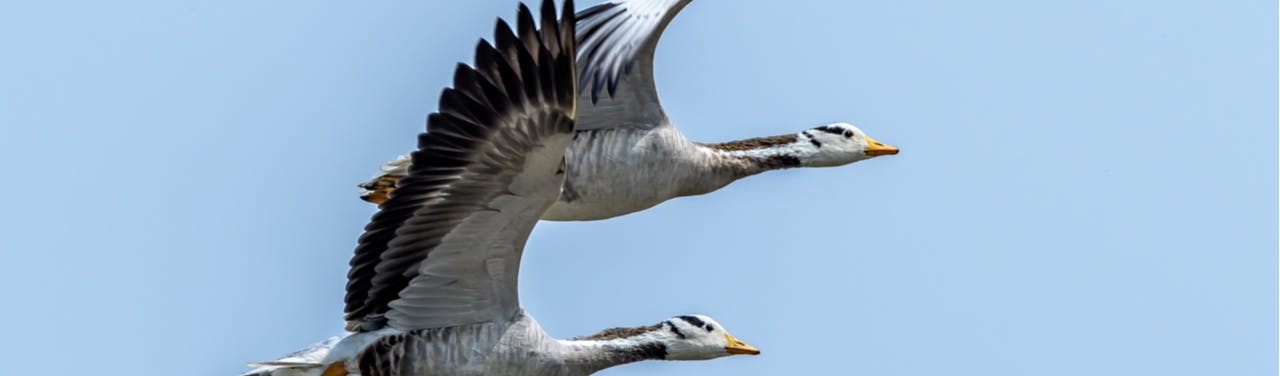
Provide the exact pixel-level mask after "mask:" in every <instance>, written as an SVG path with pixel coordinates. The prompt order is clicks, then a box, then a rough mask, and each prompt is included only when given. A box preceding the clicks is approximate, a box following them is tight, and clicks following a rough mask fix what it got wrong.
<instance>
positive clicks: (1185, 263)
mask: <svg viewBox="0 0 1280 376" xmlns="http://www.w3.org/2000/svg"><path fill="white" fill-rule="evenodd" d="M582 3H583V4H582V5H584V6H585V5H587V4H589V3H593V2H587V1H584V2H582ZM514 4H515V3H514V2H513V1H507V0H502V1H482V2H427V1H382V2H376V3H353V2H328V1H322V2H315V1H297V0H286V1H275V2H256V1H240V0H228V1H206V0H192V1H180V2H174V1H164V2H162V1H140V0H128V1H119V2H109V3H108V2H86V1H25V0H18V1H10V2H7V3H6V4H5V5H3V6H0V8H3V11H0V46H4V49H5V51H6V52H5V58H4V59H0V87H3V88H4V90H0V127H2V129H3V135H4V136H3V137H0V166H3V171H5V173H6V174H7V175H8V176H9V178H8V179H6V181H5V183H6V184H3V185H0V193H3V194H4V196H5V197H9V199H8V200H6V201H7V203H6V210H4V211H3V214H0V229H3V230H0V234H3V236H0V239H3V240H0V250H3V259H4V260H5V261H4V265H6V266H7V268H6V272H5V273H0V285H2V286H4V287H3V288H2V289H0V291H2V292H3V297H4V300H5V301H6V304H5V307H7V309H4V310H0V321H3V322H5V323H7V324H8V325H7V328H6V329H7V331H8V335H7V336H6V337H7V338H8V340H6V341H4V342H3V344H0V350H3V351H2V352H3V353H5V354H10V356H16V357H17V358H14V359H11V360H10V361H8V362H6V366H5V367H6V373H9V374H34V373H45V372H52V373H55V374H96V375H136V374H155V375H170V374H189V375H226V374H232V373H238V372H241V371H243V370H244V369H245V368H244V367H243V363H244V362H245V361H249V360H264V359H270V358H273V357H275V356H277V355H280V354H282V353H285V352H288V351H290V350H293V349H295V348H297V347H300V346H302V345H306V344H308V343H311V342H313V341H316V340H320V339H322V338H324V337H326V336H328V335H332V334H335V333H336V332H337V331H338V330H340V327H341V322H340V311H341V298H342V293H343V290H342V288H343V285H344V282H345V279H344V278H345V277H344V276H345V272H346V262H347V259H348V257H349V256H350V254H351V250H352V248H353V246H354V244H355V240H356V237H357V236H359V234H360V231H361V228H362V227H363V225H364V224H365V222H366V221H367V220H368V217H369V215H370V214H371V213H372V211H373V208H372V207H371V206H368V205H366V204H364V203H363V202H361V201H359V200H357V199H356V189H355V187H354V184H355V183H357V182H359V181H362V180H363V179H366V178H367V177H369V175H370V174H371V173H372V172H373V171H374V169H375V167H376V166H377V165H378V164H379V163H380V162H382V161H383V160H385V159H388V158H390V157H393V156H395V155H397V154H400V153H403V152H405V151H408V150H409V149H410V148H411V147H413V145H414V140H415V138H414V135H415V134H416V133H417V132H419V131H421V130H422V127H423V123H424V122H423V119H424V118H425V115H426V114H427V113H428V112H430V111H432V110H433V109H434V107H435V102H436V98H437V94H438V92H439V90H440V88H441V87H443V86H444V85H446V84H447V82H448V80H449V79H450V77H451V72H452V66H453V64H454V63H455V62H456V61H459V60H469V59H470V56H469V54H470V51H471V48H472V46H473V45H474V42H475V40H476V39H477V38H479V37H481V36H485V35H486V34H488V32H489V30H491V27H492V21H493V19H494V18H495V17H498V16H503V17H510V16H511V15H513V14H514ZM1276 14H1277V9H1276V3H1275V2H1267V1H1251V2H1245V1H1239V2H1211V1H1125V2H1114V1H1101V0H1086V1H1074V2H1022V1H967V2H954V1H936V0H910V1H895V2H879V1H834V0H833V1H795V2H782V1H767V2H766V1H725V0H699V1H695V2H694V3H693V4H691V5H690V6H689V7H688V8H687V9H686V10H685V11H684V12H683V13H682V14H681V15H680V17H678V18H677V19H676V21H675V22H674V23H673V24H672V25H671V27H670V28H669V30H668V31H667V33H666V34H665V37H664V38H663V41H662V43H661V46H660V48H659V51H658V58H657V72H658V85H659V90H660V92H661V94H662V100H663V102H664V104H665V105H666V108H667V111H668V114H669V115H670V116H671V117H672V118H673V119H674V121H675V122H676V124H677V126H679V127H680V128H681V129H682V130H684V132H685V133H686V134H687V135H689V136H690V137H691V138H693V139H695V140H700V141H721V140H730V139H738V138H746V137H752V136H760V135H771V134H782V133H791V132H795V131H798V130H800V129H803V128H807V127H810V126H814V125H819V124H823V123H827V122H833V121H850V122H853V123H855V124H858V125H860V126H861V127H862V128H863V129H864V130H865V131H867V132H868V133H869V134H870V135H872V136H874V137H876V138H877V139H879V140H881V141H884V142H887V143H891V144H894V145H897V146H900V147H901V148H902V154H899V155H896V156H892V157H885V158H878V159H875V160H871V161H866V162H860V163H857V164H854V165H850V166H844V167H839V168H827V169H804V170H789V171H782V172H774V173H768V174H765V175H762V176H757V177H753V178H749V179H746V180H743V181H740V182H738V183H735V184H733V185H731V186H729V187H727V188H726V189H723V190H721V191H718V192H715V193H713V194H710V195H706V196H701V197H693V198H684V199H677V200H673V201H670V202H668V203H666V204H663V205H660V206H658V207H656V208H653V209H651V210H648V211H645V212H642V213H638V214H634V215H630V216H626V217H621V218H616V219H613V220H608V221H600V222H589V223H543V224H541V225H540V226H539V227H538V228H537V229H536V230H535V231H534V234H533V237H532V239H531V240H530V242H529V245H528V250H527V253H526V257H525V263H524V265H523V269H522V274H523V275H522V280H521V283H522V286H521V289H522V291H521V293H522V300H523V304H524V305H525V307H526V308H527V309H528V310H529V311H530V312H531V313H532V314H533V315H534V316H535V317H537V318H538V320H539V321H540V322H541V323H542V325H543V326H544V327H545V328H546V329H547V330H548V331H550V332H551V333H552V334H553V335H557V336H565V337H567V336H574V335H581V334H587V333H592V332H595V331H596V330H599V329H601V328H605V327H611V326H622V325H644V324H650V323H654V322H657V321H659V320H662V319H664V318H667V317H669V316H672V315H676V314H682V313H705V314H709V315H711V316H713V317H715V318H717V319H718V320H719V321H720V322H721V323H723V324H724V325H725V326H726V327H727V328H728V329H729V330H730V331H732V332H733V333H734V334H735V335H736V336H738V337H739V338H741V339H743V340H745V341H747V342H749V343H751V344H753V345H756V346H757V347H760V348H761V349H762V350H763V351H764V353H763V355H761V356H758V357H734V358H728V359H720V360H715V361H709V362H680V363H675V362H650V363H644V364H635V365H629V366H625V367H620V368H615V369H612V370H609V371H608V372H606V373H605V374H610V375H640V374H649V373H661V374H699V375H777V374H784V373H795V374H865V375H937V374H948V375H1032V374H1034V375H1085V374H1087V375H1134V374H1153V375H1156V374H1158V375H1208V374H1217V375H1274V374H1275V373H1276V371H1277V369H1276V366H1277V357H1276V354H1277V336H1276V334H1277V273H1276V270H1277V232H1276V231H1277V225H1278V224H1277V163H1276V161H1277V158H1276V155H1277V149H1276V147H1277V107H1276V103H1277V86H1276V83H1277V75H1276V72H1277V70H1276V67H1277V60H1276V56H1277V47H1276V46H1277V39H1276V29H1277V25H1276Z"/></svg>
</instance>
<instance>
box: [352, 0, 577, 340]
mask: <svg viewBox="0 0 1280 376" xmlns="http://www.w3.org/2000/svg"><path fill="white" fill-rule="evenodd" d="M564 9H565V10H564V14H563V15H562V16H561V18H560V19H559V20H557V19H556V10H555V5H554V3H553V2H552V1H551V0H544V2H543V4H542V8H541V12H540V18H541V24H542V27H541V29H538V28H536V27H535V26H534V21H533V15H532V13H531V12H530V11H529V9H528V8H527V7H525V6H524V5H523V4H521V5H520V11H519V16H518V19H517V30H516V32H515V33H512V31H511V28H510V27H509V26H508V25H507V24H506V23H505V22H504V21H502V20H498V22H497V27H496V28H495V31H494V44H492V45H490V44H489V43H488V42H486V41H483V40H482V41H481V42H480V43H479V44H478V45H477V47H476V57H475V59H476V60H475V67H474V68H472V67H468V66H466V65H463V64H459V66H458V68H457V70H456V72H455V74H454V82H453V87H452V88H447V89H445V90H444V92H443V93H442V94H441V95H440V108H439V112H437V113H433V114H431V115H430V116H428V118H427V131H426V132H425V133H422V134H421V135H419V136H418V150H417V151H415V152H413V153H412V154H411V155H410V158H411V160H412V166H411V167H410V168H409V169H408V174H407V175H406V176H405V177H403V178H401V179H400V180H399V182H397V188H396V190H394V191H392V192H391V194H390V197H389V198H388V199H387V201H386V202H384V203H383V204H382V205H380V207H379V211H378V213H376V214H374V216H373V219H372V221H371V222H370V223H369V225H368V226H366V227H365V233H364V235H363V236H361V237H360V242H359V245H358V246H357V247H356V252H355V256H353V257H352V259H351V271H350V273H349V274H348V278H349V279H348V282H347V296H346V318H347V320H349V321H350V322H353V323H356V324H360V326H361V328H362V329H363V330H369V329H373V328H377V327H380V326H382V325H383V323H384V322H385V324H386V325H390V326H392V327H395V328H399V329H405V330H409V329H419V328H431V327H442V326H453V325H461V324H467V323H475V322H484V321H492V320H501V319H507V318H510V317H511V316H512V315H513V314H515V313H516V312H517V311H518V309H519V299H518V297H517V294H516V280H517V273H518V271H519V268H520V255H521V251H522V249H523V248H524V243H525V240H526V239H527V238H528V236H529V232H530V231H531V230H532V229H533V226H534V224H535V223H536V222H537V221H538V218H539V217H541V216H542V212H543V211H545V210H546V209H547V207H549V206H550V205H551V204H552V203H553V202H554V201H555V199H556V197H557V196H558V195H559V194H560V185H561V183H562V182H563V179H564V175H563V172H564V170H563V163H564V151H565V148H566V147H567V146H568V143H569V140H570V139H571V137H572V133H573V127H574V111H575V106H576V98H577V95H576V92H575V88H576V86H577V84H576V79H575V74H574V73H575V71H576V70H575V67H574V64H575V62H574V54H573V51H574V48H575V42H574V38H573V35H574V19H575V18H574V15H573V11H572V9H573V5H572V1H566V3H565V8H564Z"/></svg>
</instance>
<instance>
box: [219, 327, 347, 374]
mask: <svg viewBox="0 0 1280 376" xmlns="http://www.w3.org/2000/svg"><path fill="white" fill-rule="evenodd" d="M344 337H346V336H334V337H330V338H329V339H326V340H324V341H321V342H318V343H314V344H312V345H311V346H307V347H306V348H304V349H302V350H298V351H294V352H292V353H290V354H289V355H285V356H283V357H280V359H277V360H272V361H266V362H249V366H250V367H255V368H254V369H252V370H249V372H245V373H243V374H241V375H240V376H333V375H345V374H346V373H345V369H344V372H343V373H333V372H332V371H333V370H331V369H330V368H339V369H342V367H326V364H325V363H323V362H324V360H325V357H326V356H328V355H329V351H330V350H333V347H334V346H335V345H337V344H338V342H339V341H341V340H342V338H344Z"/></svg>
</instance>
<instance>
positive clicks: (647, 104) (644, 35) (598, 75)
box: [577, 0, 692, 130]
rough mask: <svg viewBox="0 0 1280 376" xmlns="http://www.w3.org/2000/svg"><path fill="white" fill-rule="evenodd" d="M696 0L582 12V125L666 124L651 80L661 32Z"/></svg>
mask: <svg viewBox="0 0 1280 376" xmlns="http://www.w3.org/2000/svg"><path fill="white" fill-rule="evenodd" d="M690 1H692V0H630V1H614V2H607V3H604V4H600V5H596V6H593V7H590V8H587V9H584V10H582V11H581V12H578V33H577V36H578V72H579V74H578V80H579V81H578V85H579V87H578V89H579V93H580V94H579V95H580V96H581V97H580V98H579V100H580V101H582V102H583V103H584V104H583V106H582V108H581V109H580V110H579V112H578V130H590V129H599V128H613V127H643V128H648V127H654V126H658V125H661V124H664V123H666V121H667V115H666V113H665V112H663V111H662V104H661V103H659V102H658V89H657V88H656V87H654V84H653V52H654V49H655V48H656V47H657V46H658V38H659V37H661V36H662V31H663V30H664V29H666V28H667V24H669V23H671V19H672V18H675V16H676V13H679V12H680V10H681V9H684V6H685V5H688V4H689V2H690Z"/></svg>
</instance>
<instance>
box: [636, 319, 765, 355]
mask: <svg viewBox="0 0 1280 376" xmlns="http://www.w3.org/2000/svg"><path fill="white" fill-rule="evenodd" d="M655 335H656V336H657V337H658V338H659V341H660V342H661V343H662V344H663V345H665V346H666V350H667V354H666V359H667V360H705V359H714V358H719V357H722V356H729V355H757V354H760V350H759V349H756V348H755V347H752V346H751V345H748V344H746V343H744V342H742V341H739V340H738V339H737V338H734V337H733V336H732V335H730V334H729V332H727V331H725V329H724V327H723V326H720V323H717V322H716V321H715V320H712V319H711V318H710V317H707V316H703V315H684V316H676V317H672V318H671V319H669V320H667V321H663V322H662V324H659V329H658V331H657V332H655Z"/></svg>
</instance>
